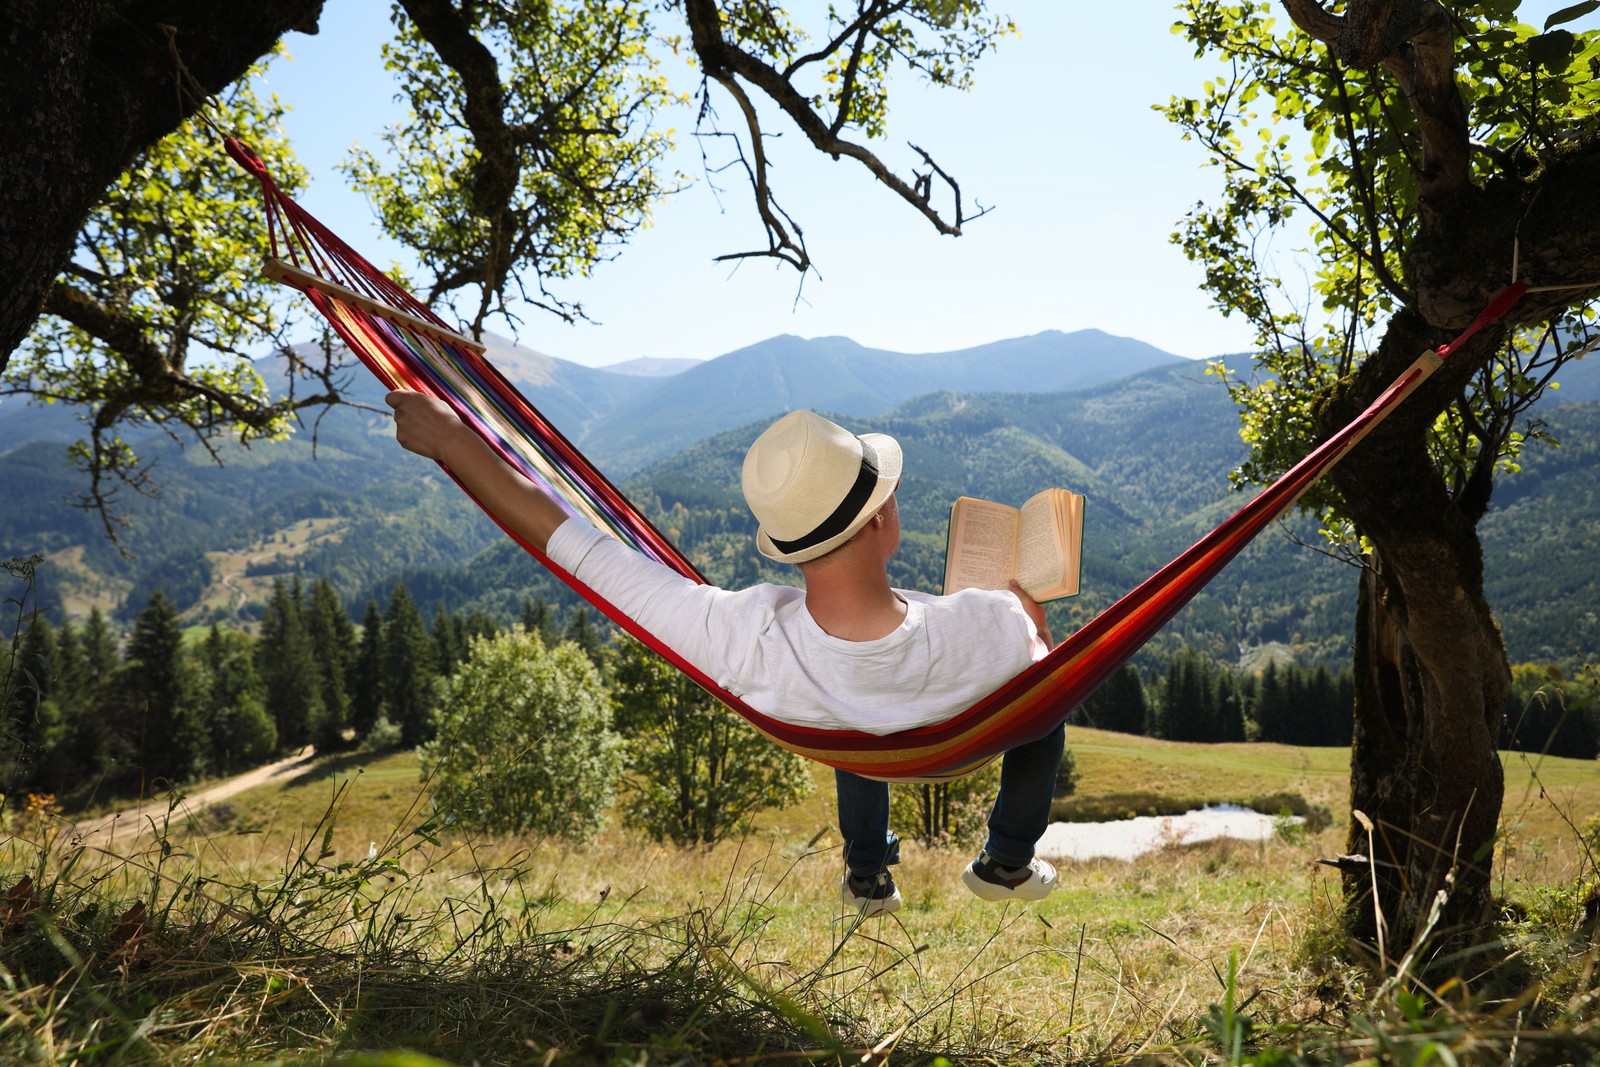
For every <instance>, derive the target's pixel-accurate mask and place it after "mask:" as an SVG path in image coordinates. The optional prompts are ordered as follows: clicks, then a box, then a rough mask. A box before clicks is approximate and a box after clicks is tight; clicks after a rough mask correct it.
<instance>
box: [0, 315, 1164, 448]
mask: <svg viewBox="0 0 1600 1067" xmlns="http://www.w3.org/2000/svg"><path fill="white" fill-rule="evenodd" d="M484 343H485V346H486V347H487V349H488V356H489V360H490V362H491V363H493V364H494V365H495V367H496V369H498V370H499V371H500V373H501V374H503V375H505V377H506V378H507V379H508V380H510V381H511V382H512V383H513V384H514V385H516V386H517V388H518V389H519V390H521V391H522V392H523V393H524V394H525V395H526V396H527V397H528V399H529V400H530V401H532V403H533V404H534V405H535V406H536V407H538V408H539V410H540V411H541V412H543V413H544V415H545V416H546V417H547V418H549V419H550V421H551V422H553V423H554V424H555V425H556V427H557V428H558V429H559V430H561V432H562V433H564V434H566V435H567V437H568V438H570V439H571V440H572V441H573V442H574V443H575V444H577V445H578V446H579V447H581V448H583V449H584V450H585V451H586V452H587V453H588V454H589V455H590V457H591V458H593V459H594V460H595V462H596V463H598V464H599V465H600V466H601V467H602V468H603V469H605V470H607V471H608V472H611V473H612V474H614V475H618V476H623V475H627V474H631V473H632V472H633V471H635V470H638V469H640V468H641V467H644V466H646V465H647V464H649V463H651V462H653V461H655V460H657V459H660V458H661V457H663V456H667V455H671V454H672V453H673V452H676V451H678V450H680V449H682V448H685V447H687V446H689V445H691V444H693V443H694V442H695V441H698V440H700V439H701V438H703V437H706V436H708V435H710V434H713V433H717V432H719V431H721V430H727V429H731V428H732V427H735V426H742V425H744V424H745V423H748V422H752V421H755V420H757V419H761V418H765V417H767V416H771V415H777V414H781V413H782V412H784V411H788V410H790V409H791V408H797V407H809V408H817V409H824V410H828V411H833V412H837V413H843V414H850V415H875V414H879V413H881V412H884V411H887V410H889V409H890V408H892V407H894V406H896V405H897V404H901V403H904V402H905V401H907V400H909V399H911V398H912V397H914V396H918V395H921V394H923V393H928V392H932V391H935V390H941V389H946V390H955V391H961V392H1013V391H1037V392H1052V391H1058V390H1071V389H1084V388H1089V387H1091V386H1095V385H1099V384H1102V383H1104V382H1108V381H1114V380H1116V379H1118V378H1122V377H1125V376H1127V375H1129V374H1137V373H1139V372H1140V371H1144V370H1148V369H1150V368H1152V367H1156V366H1166V365H1172V364H1178V363H1185V362H1188V361H1186V360H1184V359H1182V358H1181V357H1179V356H1174V355H1172V354H1171V353H1168V352H1163V351H1161V350H1160V349H1158V348H1155V347H1154V346H1152V345H1147V344H1145V343H1144V342H1142V341H1135V340H1132V339H1130V338H1125V337H1114V336H1112V335H1111V334H1107V333H1104V332H1102V331H1100V330H1079V331H1077V332H1076V333H1062V332H1060V331H1058V330H1049V331H1046V332H1044V333H1039V334H1034V335H1032V336H1031V337H1017V338H1011V339H1008V340H1004V341H996V342H993V343H991V344H986V345H978V346H975V347H972V348H964V349H959V350H956V351H951V352H938V353H931V354H908V353H904V352H891V351H888V350H885V349H875V348H867V347H865V346H863V345H859V344H857V343H856V342H854V341H852V340H850V339H849V338H847V337H819V338H815V339H812V340H807V339H805V338H800V337H794V336H791V335H787V334H785V335H782V336H778V337H772V338H769V339H767V340H765V341H761V342H759V343H757V344H754V345H749V346H747V347H745V348H741V349H738V350H736V351H733V352H728V353H725V354H723V355H721V356H717V357H716V358H714V359H709V360H704V361H675V360H649V359H644V360H632V361H629V362H628V363H626V364H622V365H620V366H621V367H623V368H631V369H622V370H618V369H617V368H616V367H611V368H596V367H586V366H583V365H581V364H578V363H572V362H569V361H567V360H563V359H559V358H557V357H554V356H550V355H546V354H545V353H543V352H539V351H537V350H535V349H533V348H529V347H528V346H526V345H522V344H518V343H516V342H513V341H510V340H507V339H506V338H503V337H499V336H496V335H494V334H485V335H484ZM683 362H687V363H690V364H692V365H690V366H687V367H686V368H682V369H679V370H677V372H676V373H669V372H668V368H670V367H673V366H677V365H678V364H679V363H683ZM258 363H259V366H260V367H261V369H262V374H263V376H264V377H266V378H267V379H268V381H269V383H272V384H273V385H274V386H275V387H281V382H282V378H283V375H282V372H281V370H280V369H278V368H279V367H281V359H279V358H278V357H268V358H266V359H263V360H261V361H258ZM350 391H351V397H352V399H355V400H357V401H360V402H362V403H365V404H369V405H371V404H377V403H378V402H379V401H380V399H381V396H382V389H381V387H380V386H379V385H378V384H377V383H376V381H374V380H373V379H372V378H371V376H370V375H368V374H366V373H365V372H364V371H361V370H359V369H357V371H356V373H355V374H354V375H353V380H352V382H351V386H350ZM688 412H692V415H687V416H686V414H685V413H688ZM81 435H82V430H81V427H80V426H79V424H78V423H77V421H76V420H75V418H74V417H73V415H72V413H71V412H68V411H65V410H62V409H59V408H39V407H33V406H23V405H21V404H18V403H16V402H14V401H13V402H8V403H6V404H4V405H0V451H4V450H5V449H6V448H9V447H15V446H16V445H19V444H23V443H26V442H28V441H33V440H75V439H76V438H77V437H79V436H81Z"/></svg>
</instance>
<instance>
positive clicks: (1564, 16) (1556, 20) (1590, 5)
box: [1544, 0, 1600, 30]
mask: <svg viewBox="0 0 1600 1067" xmlns="http://www.w3.org/2000/svg"><path fill="white" fill-rule="evenodd" d="M1596 8H1600V0H1583V3H1581V4H1573V5H1572V6H1571V7H1564V8H1562V9H1561V10H1560V11H1557V12H1556V13H1555V14H1553V15H1551V16H1550V17H1549V18H1547V19H1545V20H1544V28H1545V29H1546V30H1548V29H1550V27H1552V26H1559V25H1561V24H1562V23H1563V22H1572V21H1573V20H1574V19H1581V18H1583V16H1585V15H1587V14H1588V13H1589V12H1591V11H1593V10H1595V9H1596Z"/></svg>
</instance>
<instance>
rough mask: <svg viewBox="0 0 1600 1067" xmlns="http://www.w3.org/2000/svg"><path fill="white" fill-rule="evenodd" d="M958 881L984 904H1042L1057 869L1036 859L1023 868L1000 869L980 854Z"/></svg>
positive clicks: (1054, 878)
mask: <svg viewBox="0 0 1600 1067" xmlns="http://www.w3.org/2000/svg"><path fill="white" fill-rule="evenodd" d="M961 880H962V881H963V882H965V883H966V885H967V888H968V889H970V890H972V891H973V892H974V893H976V894H978V896H980V897H982V898H983V899H984V900H1043V899H1044V898H1045V897H1047V896H1049V895H1050V891H1051V890H1052V889H1054V888H1055V887H1056V869H1055V868H1054V867H1052V866H1051V865H1050V864H1049V863H1046V862H1045V861H1044V860H1042V859H1040V858H1039V857H1038V856H1035V857H1034V858H1033V859H1031V860H1029V861H1028V865H1027V866H1026V867H1002V866H1001V865H1000V864H998V863H996V862H995V860H994V857H993V856H990V855H989V853H987V852H980V853H978V858H977V859H975V860H973V861H972V862H971V863H969V864H967V869H966V870H964V871H962V872H961Z"/></svg>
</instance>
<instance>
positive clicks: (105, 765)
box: [58, 607, 125, 784]
mask: <svg viewBox="0 0 1600 1067" xmlns="http://www.w3.org/2000/svg"><path fill="white" fill-rule="evenodd" d="M79 645H80V648H81V670H80V673H79V675H78V678H77V679H76V682H75V683H74V684H75V688H76V689H77V694H76V696H75V697H74V705H75V708H76V711H75V712H74V713H73V714H72V715H71V716H70V717H69V718H68V719H67V721H66V722H65V723H64V727H65V729H66V736H65V737H64V738H63V739H62V744H61V749H62V751H60V752H58V758H59V759H60V761H61V762H62V763H63V764H64V765H65V766H66V767H67V768H68V769H69V770H70V771H71V772H72V774H73V775H74V777H75V778H76V779H77V780H78V782H79V783H80V784H82V783H85V782H88V781H90V780H92V779H96V778H98V777H99V776H100V775H102V774H104V773H105V772H106V771H108V770H109V769H111V766H112V763H113V761H114V760H115V758H116V756H117V753H118V751H119V750H120V749H121V748H122V747H123V744H124V740H125V739H124V737H123V735H122V734H121V733H120V732H119V730H118V728H117V727H118V726H119V725H120V723H119V718H120V716H119V714H118V712H119V710H120V709H119V708H118V706H117V703H116V697H117V694H116V691H115V687H114V685H113V684H112V683H113V680H114V679H115V678H116V676H117V671H118V669H119V664H120V658H119V656H118V653H117V636H116V634H115V633H113V632H112V629H111V626H110V624H109V623H107V622H106V617H105V614H104V613H103V612H102V611H101V610H100V608H99V607H94V608H92V609H90V611H89V618H88V620H87V621H86V622H85V623H84V624H83V631H82V633H81V635H80V637H79Z"/></svg>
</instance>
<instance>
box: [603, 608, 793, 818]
mask: <svg viewBox="0 0 1600 1067" xmlns="http://www.w3.org/2000/svg"><path fill="white" fill-rule="evenodd" d="M605 654H606V669H607V674H608V676H609V679H610V683H611V699H612V703H613V709H614V710H613V715H614V719H615V728H616V730H617V731H618V732H619V733H620V734H621V735H622V736H623V737H624V738H626V739H627V746H628V761H629V766H630V770H631V772H632V773H631V774H630V775H629V777H628V781H627V784H626V787H625V790H624V795H623V801H622V807H623V811H624V812H625V813H626V817H627V824H628V825H629V826H630V827H634V828H637V829H639V830H642V831H643V832H644V833H646V834H648V835H649V836H650V837H651V838H653V839H655V840H658V841H672V842H674V843H676V844H680V845H708V846H709V845H714V844H716V843H717V842H718V841H721V840H723V839H724V838H726V837H728V836H730V835H732V834H735V833H738V832H740V831H741V830H744V829H746V828H747V827H748V826H749V821H750V817H751V816H752V815H755V814H756V813H757V812H761V811H766V810H768V809H770V808H783V807H788V806H789V805H791V804H794V803H796V802H798V801H800V800H803V799H804V798H805V797H807V796H809V795H810V794H811V791H812V782H811V772H810V765H809V764H808V763H807V761H806V760H804V759H803V758H801V757H799V756H797V755H794V754H793V753H791V752H788V751H786V750H785V749H783V748H780V747H779V746H777V745H775V744H773V743H772V742H771V741H769V740H767V739H766V738H765V737H763V736H761V735H760V734H759V733H757V732H756V731H755V730H754V729H753V728H752V727H751V726H750V725H749V724H748V723H746V722H745V721H744V720H743V719H741V718H739V716H738V715H736V714H734V713H733V712H732V711H730V710H728V709H727V708H725V707H723V706H722V705H721V704H720V703H718V702H717V701H716V700H714V699H713V698H712V697H710V696H709V695H707V694H706V693H705V691H704V690H702V689H701V688H700V687H699V686H697V685H696V684H695V683H694V682H692V681H690V680H689V678H688V677H687V676H686V675H684V674H683V673H682V672H681V671H679V670H677V669H676V668H675V667H673V666H671V665H670V664H668V663H667V662H666V661H665V660H663V659H662V658H661V657H659V656H657V655H656V654H655V653H654V652H652V651H650V650H649V649H648V648H646V647H645V646H644V645H642V644H640V643H639V642H637V641H635V640H633V639H632V638H630V637H626V636H624V635H618V636H616V637H615V638H613V639H612V640H611V641H610V642H609V643H608V644H607V645H606V649H605Z"/></svg>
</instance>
